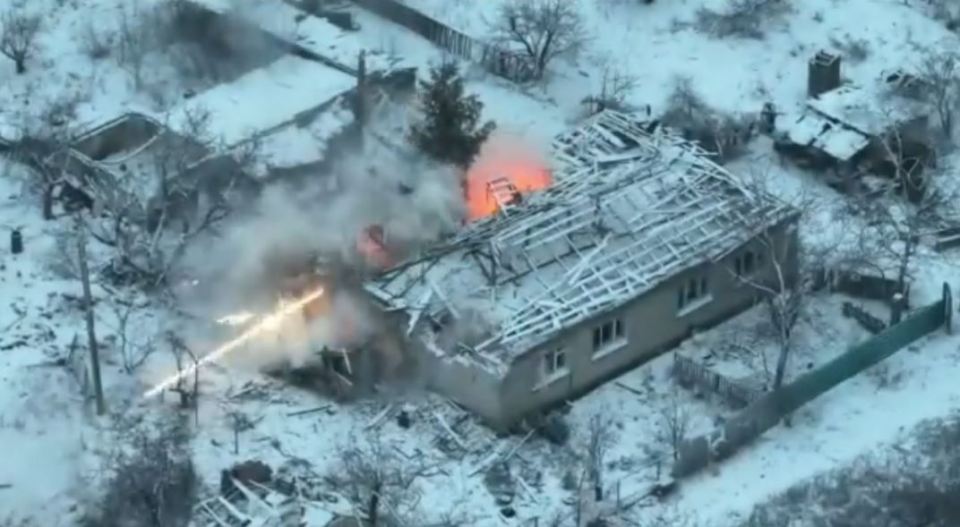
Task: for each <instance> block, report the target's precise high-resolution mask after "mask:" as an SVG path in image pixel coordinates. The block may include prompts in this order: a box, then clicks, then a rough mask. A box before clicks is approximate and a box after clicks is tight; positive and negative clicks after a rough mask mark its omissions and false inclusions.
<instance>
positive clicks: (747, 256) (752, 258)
mask: <svg viewBox="0 0 960 527" xmlns="http://www.w3.org/2000/svg"><path fill="white" fill-rule="evenodd" d="M759 266H760V255H759V254H758V253H755V252H753V251H745V252H743V253H741V254H740V255H739V256H737V257H736V258H734V260H733V270H734V272H735V273H737V276H738V277H743V276H750V275H751V274H753V272H754V271H756V270H757V267H759Z"/></svg>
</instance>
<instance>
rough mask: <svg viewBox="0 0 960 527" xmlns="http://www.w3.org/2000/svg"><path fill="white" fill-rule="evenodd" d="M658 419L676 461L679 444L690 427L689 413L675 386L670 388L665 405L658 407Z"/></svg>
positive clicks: (678, 456)
mask: <svg viewBox="0 0 960 527" xmlns="http://www.w3.org/2000/svg"><path fill="white" fill-rule="evenodd" d="M660 421H661V426H662V427H663V433H664V435H665V436H666V437H665V439H666V441H667V443H668V444H669V445H670V449H671V452H672V454H673V460H674V461H677V460H678V459H680V445H682V444H683V441H684V440H685V439H686V438H687V432H688V431H689V428H690V414H689V413H688V412H687V409H686V408H684V406H683V403H682V402H681V401H680V397H679V395H678V393H677V390H676V388H671V390H670V400H669V401H668V402H667V406H665V407H663V408H661V409H660Z"/></svg>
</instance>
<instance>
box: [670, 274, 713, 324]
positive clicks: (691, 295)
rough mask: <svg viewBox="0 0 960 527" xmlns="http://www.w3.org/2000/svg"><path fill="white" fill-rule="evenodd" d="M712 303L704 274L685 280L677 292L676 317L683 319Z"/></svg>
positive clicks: (707, 281) (708, 283)
mask: <svg viewBox="0 0 960 527" xmlns="http://www.w3.org/2000/svg"><path fill="white" fill-rule="evenodd" d="M710 302H713V294H712V293H710V282H709V280H708V278H707V275H706V274H699V275H696V276H692V277H690V278H687V279H685V280H684V281H683V282H682V283H681V284H680V289H679V290H678V291H677V316H679V317H683V316H686V315H689V314H690V313H693V312H694V311H696V310H698V309H700V308H701V307H703V306H705V305H707V304H709V303H710Z"/></svg>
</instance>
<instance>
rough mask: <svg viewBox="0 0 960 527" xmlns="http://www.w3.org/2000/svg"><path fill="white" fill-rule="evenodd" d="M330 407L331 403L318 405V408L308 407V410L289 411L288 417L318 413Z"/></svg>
mask: <svg viewBox="0 0 960 527" xmlns="http://www.w3.org/2000/svg"><path fill="white" fill-rule="evenodd" d="M329 408H330V405H329V404H324V405H322V406H317V407H316V408H308V409H306V410H297V411H296V412H288V413H287V417H297V416H300V415H307V414H312V413H316V412H322V411H324V410H327V409H329Z"/></svg>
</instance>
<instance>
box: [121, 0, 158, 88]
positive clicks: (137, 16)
mask: <svg viewBox="0 0 960 527" xmlns="http://www.w3.org/2000/svg"><path fill="white" fill-rule="evenodd" d="M133 5H134V6H137V4H133ZM119 17H120V18H119V20H118V21H117V22H118V26H119V27H118V32H117V35H116V46H117V55H116V60H117V65H118V66H120V67H121V68H124V69H125V70H127V72H128V73H130V76H131V77H132V78H133V84H134V87H135V88H136V89H138V90H139V89H140V88H141V87H143V66H144V63H145V61H146V58H147V54H148V53H149V52H150V51H151V50H152V49H153V48H154V47H155V46H154V35H153V33H152V30H153V28H151V27H150V25H151V24H150V23H149V21H148V20H147V18H146V17H144V16H143V12H142V11H141V10H140V7H133V9H132V11H131V10H128V9H127V7H122V8H121V9H120V14H119Z"/></svg>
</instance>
